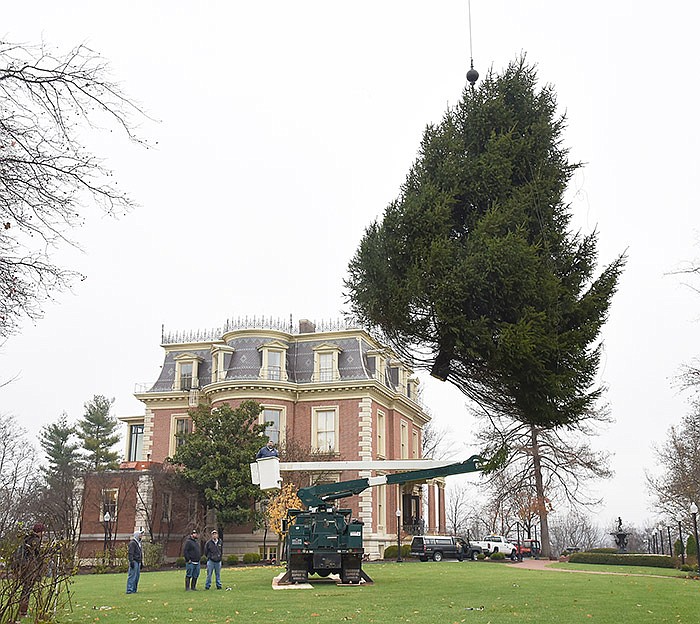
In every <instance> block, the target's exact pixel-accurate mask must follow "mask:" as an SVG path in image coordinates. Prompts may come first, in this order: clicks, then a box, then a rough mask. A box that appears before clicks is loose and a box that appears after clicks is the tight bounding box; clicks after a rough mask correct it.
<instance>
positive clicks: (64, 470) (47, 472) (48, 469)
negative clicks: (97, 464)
mask: <svg viewBox="0 0 700 624" xmlns="http://www.w3.org/2000/svg"><path fill="white" fill-rule="evenodd" d="M39 443H40V444H41V448H42V449H43V451H44V454H45V455H46V460H47V462H48V465H47V466H45V467H44V468H43V473H44V478H45V479H46V484H47V486H49V487H55V486H59V487H62V486H63V485H64V484H65V483H66V482H70V483H71V484H72V483H73V477H75V475H76V474H77V472H78V471H79V469H80V444H79V443H78V442H77V437H76V429H75V427H74V426H72V425H69V424H68V420H67V416H66V414H65V413H64V414H61V417H60V418H59V419H58V421H57V422H55V423H51V424H48V425H44V427H42V429H41V432H40V434H39Z"/></svg>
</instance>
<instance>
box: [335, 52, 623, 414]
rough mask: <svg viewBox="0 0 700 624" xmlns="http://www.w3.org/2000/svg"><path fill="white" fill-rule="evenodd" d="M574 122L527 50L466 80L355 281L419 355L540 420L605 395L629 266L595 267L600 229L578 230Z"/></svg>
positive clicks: (401, 348) (354, 270)
mask: <svg viewBox="0 0 700 624" xmlns="http://www.w3.org/2000/svg"><path fill="white" fill-rule="evenodd" d="M563 129H564V119H563V117H559V116H557V114H556V98H555V94H554V91H553V89H552V88H551V87H550V86H545V87H543V88H541V89H539V88H538V87H537V75H536V71H535V69H534V67H532V66H529V65H527V63H526V62H525V59H524V58H523V59H520V60H519V61H517V62H515V63H512V64H511V65H510V66H509V67H508V68H507V69H506V70H505V71H504V72H503V73H502V74H501V75H496V74H493V73H490V74H489V75H488V76H487V77H486V78H485V79H484V80H483V82H482V83H481V85H480V86H479V87H478V88H477V89H474V90H473V89H471V88H467V89H465V91H464V94H463V97H462V100H461V101H460V103H459V104H458V105H457V106H456V107H455V108H454V109H451V110H448V111H447V112H446V114H445V116H444V118H443V120H442V122H441V123H440V124H438V125H435V126H433V125H431V126H428V127H427V129H426V130H425V133H424V136H423V141H422V143H421V147H420V152H419V156H418V159H417V161H416V162H415V164H414V165H413V167H412V169H411V171H410V172H409V174H408V176H407V178H406V181H405V183H404V184H403V186H402V189H401V193H400V195H399V197H398V198H397V199H396V200H395V201H394V202H392V203H391V204H390V205H389V206H388V207H387V209H386V210H385V212H384V217H383V220H382V221H381V222H375V223H374V224H372V225H371V226H369V228H368V229H367V230H366V232H365V235H364V237H363V239H362V241H361V243H360V246H359V248H358V250H357V252H356V254H355V256H354V258H353V260H352V261H351V263H350V266H349V276H348V278H347V280H346V287H347V291H348V301H349V303H350V306H351V312H352V314H353V315H354V316H355V317H356V318H357V319H358V320H359V321H360V322H361V323H363V324H364V325H366V326H367V327H368V328H370V329H373V330H377V331H380V332H381V333H382V334H383V335H384V336H385V338H386V339H387V341H388V342H389V343H390V344H391V346H392V347H393V348H394V349H395V350H396V351H397V352H398V353H399V354H400V355H402V356H403V357H404V358H405V359H407V360H409V361H411V362H412V364H413V365H414V366H417V367H424V368H432V370H433V373H434V374H435V375H436V376H438V377H441V378H447V379H449V380H450V381H451V382H452V383H454V384H455V385H457V386H458V387H459V388H460V389H461V390H462V391H463V392H464V393H465V394H466V395H467V396H469V397H470V398H472V399H474V400H475V401H477V402H478V403H479V404H480V405H481V406H482V407H484V408H486V409H489V410H491V411H492V412H494V413H499V414H508V415H509V416H510V417H512V418H514V419H516V420H520V421H522V422H526V423H530V424H533V425H538V426H558V425H566V424H572V423H575V422H577V421H578V420H579V419H580V418H583V417H584V416H585V415H586V414H587V413H588V412H589V411H590V410H591V408H592V406H593V405H594V404H595V402H596V400H597V399H598V397H599V395H600V392H601V390H600V389H599V388H593V385H594V382H595V375H596V371H597V369H598V364H599V360H600V345H598V344H597V339H598V335H599V332H600V329H601V326H602V324H603V323H604V322H605V320H606V318H607V314H608V308H609V305H610V300H611V297H612V295H613V293H614V291H615V289H616V287H617V281H618V277H619V275H620V272H621V270H622V266H623V264H624V258H623V257H622V256H620V257H619V258H617V259H616V260H615V261H614V262H613V263H612V264H611V265H610V266H608V267H607V268H606V269H605V270H603V272H602V273H601V274H600V275H599V276H598V277H597V278H594V271H595V267H596V261H597V251H596V234H595V233H593V234H589V235H579V234H577V233H573V232H570V231H569V221H570V210H569V207H568V205H566V204H565V202H564V199H563V193H564V191H565V189H566V187H567V184H568V182H569V180H570V178H571V175H572V173H573V172H574V171H575V169H576V168H577V165H575V164H572V163H570V162H569V161H568V157H567V150H566V149H564V148H563V147H562V145H561V140H562V131H563Z"/></svg>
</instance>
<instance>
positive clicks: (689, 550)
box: [685, 535, 698, 557]
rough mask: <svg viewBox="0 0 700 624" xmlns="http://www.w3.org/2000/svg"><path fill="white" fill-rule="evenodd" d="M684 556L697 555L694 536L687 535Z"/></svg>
mask: <svg viewBox="0 0 700 624" xmlns="http://www.w3.org/2000/svg"><path fill="white" fill-rule="evenodd" d="M685 554H686V555H688V556H690V557H695V556H696V555H697V554H698V545H697V544H696V543H695V536H694V535H689V536H688V541H687V542H686V545H685Z"/></svg>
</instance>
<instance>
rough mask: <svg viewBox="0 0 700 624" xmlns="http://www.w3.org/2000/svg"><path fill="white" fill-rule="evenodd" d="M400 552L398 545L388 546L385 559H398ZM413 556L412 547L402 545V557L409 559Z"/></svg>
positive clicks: (385, 550)
mask: <svg viewBox="0 0 700 624" xmlns="http://www.w3.org/2000/svg"><path fill="white" fill-rule="evenodd" d="M398 552H399V547H398V546H396V545H391V546H387V547H386V548H385V549H384V559H396V556H397V554H398ZM410 556H411V545H410V544H401V557H402V558H403V559H408V558H409V557H410Z"/></svg>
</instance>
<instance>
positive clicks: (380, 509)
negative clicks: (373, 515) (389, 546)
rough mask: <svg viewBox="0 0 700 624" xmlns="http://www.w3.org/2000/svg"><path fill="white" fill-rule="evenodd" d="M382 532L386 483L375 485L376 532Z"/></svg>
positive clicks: (384, 523)
mask: <svg viewBox="0 0 700 624" xmlns="http://www.w3.org/2000/svg"><path fill="white" fill-rule="evenodd" d="M377 476H379V474H377ZM382 532H383V533H386V485H380V486H378V487H377V533H382Z"/></svg>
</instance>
